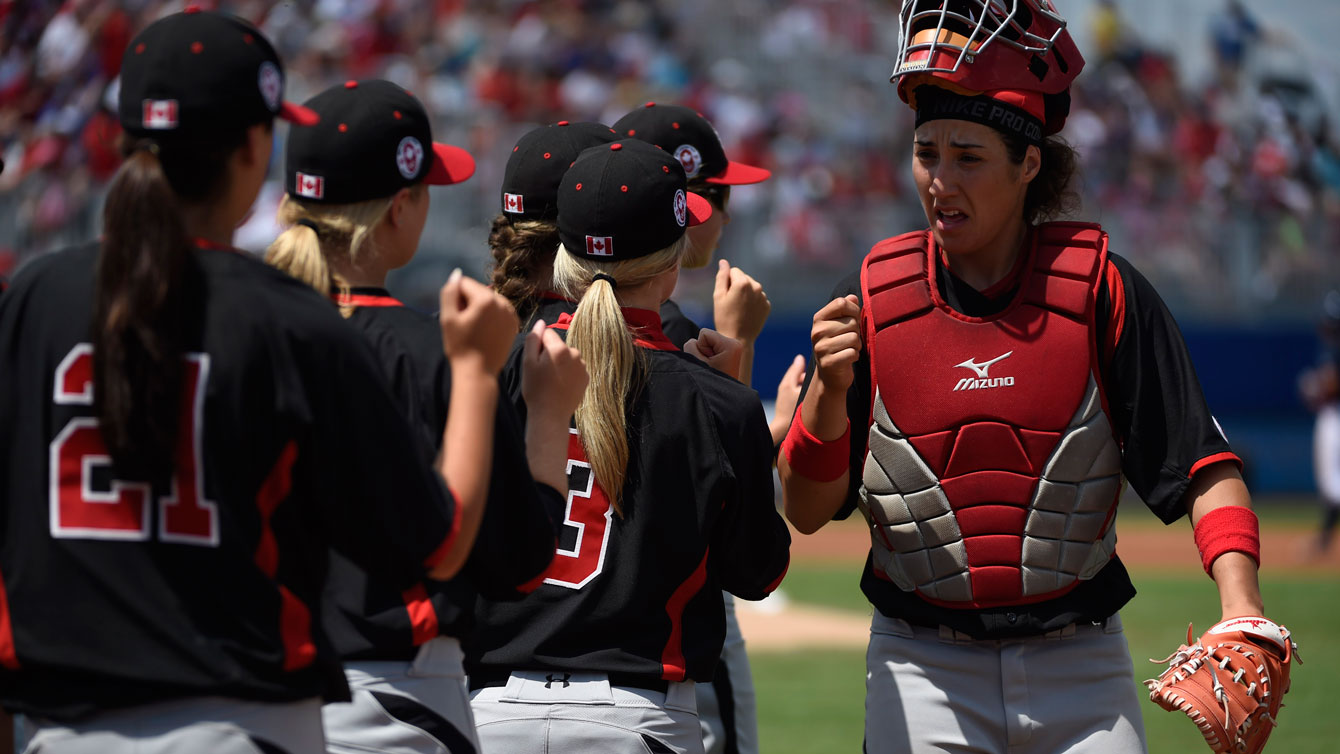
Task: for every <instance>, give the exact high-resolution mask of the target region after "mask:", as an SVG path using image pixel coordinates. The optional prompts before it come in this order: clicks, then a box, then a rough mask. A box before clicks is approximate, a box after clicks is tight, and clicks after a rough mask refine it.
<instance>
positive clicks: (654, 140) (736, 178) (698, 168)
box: [614, 102, 772, 186]
mask: <svg viewBox="0 0 1340 754" xmlns="http://www.w3.org/2000/svg"><path fill="white" fill-rule="evenodd" d="M614 130H615V131H617V132H618V133H619V138H621V139H622V138H625V137H631V138H634V139H641V140H642V141H645V142H647V143H649V144H655V145H656V146H658V147H660V148H661V149H664V150H665V151H667V152H669V153H670V154H672V155H674V156H675V159H676V160H679V164H680V165H682V166H683V167H684V173H685V174H686V175H688V177H689V178H690V179H694V178H701V179H703V180H704V181H705V182H707V183H715V184H719V185H725V186H733V185H739V184H743V183H759V182H761V181H766V180H768V178H770V177H771V176H772V171H771V170H768V169H766V168H756V167H754V166H753V165H745V164H744V163H742V162H732V161H730V160H728V159H726V150H725V149H723V148H722V147H721V137H719V136H717V132H716V129H715V128H712V124H711V123H708V122H707V119H706V118H704V117H703V116H702V113H699V112H698V111H696V110H693V109H692V108H688V107H684V106H682V105H658V104H656V103H655V102H648V103H647V104H645V105H643V106H642V107H639V108H638V109H636V110H634V111H633V112H631V113H629V114H627V115H625V116H623V117H622V118H620V119H619V121H618V122H617V123H615V124H614Z"/></svg>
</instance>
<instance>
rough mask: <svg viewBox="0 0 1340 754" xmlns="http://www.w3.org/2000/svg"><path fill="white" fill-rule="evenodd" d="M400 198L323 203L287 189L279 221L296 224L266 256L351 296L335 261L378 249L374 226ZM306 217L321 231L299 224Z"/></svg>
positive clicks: (324, 288)
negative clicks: (307, 198)
mask: <svg viewBox="0 0 1340 754" xmlns="http://www.w3.org/2000/svg"><path fill="white" fill-rule="evenodd" d="M424 190H425V188H424V184H422V183H419V184H415V185H414V186H412V187H410V192H411V194H413V195H414V196H415V198H417V196H418V192H422V191H424ZM394 199H395V197H394V196H388V197H386V198H384V199H371V200H368V201H365V202H355V203H353V204H317V203H315V202H304V201H303V200H301V199H296V198H294V197H293V195H292V194H285V195H284V199H283V201H281V202H280V203H279V211H278V213H277V214H278V219H279V222H280V223H281V224H284V225H288V226H290V227H289V228H288V229H287V230H285V231H284V232H283V233H280V234H279V237H278V238H276V239H275V240H274V242H273V243H271V244H270V248H268V249H266V250H265V261H266V263H267V264H269V265H271V266H272V267H277V268H278V269H281V270H283V271H284V272H287V273H288V274H290V275H292V276H293V277H295V278H297V279H299V280H301V281H302V282H304V283H306V284H308V285H310V286H312V287H313V288H315V289H316V290H317V292H318V293H320V294H321V295H323V296H329V295H330V292H331V289H336V290H337V291H338V292H339V294H340V295H342V296H343V295H348V293H349V283H348V282H347V281H345V280H344V278H343V277H342V276H341V275H339V274H337V273H336V272H334V271H333V270H331V268H330V260H331V259H332V258H334V257H336V256H344V257H347V258H348V261H349V262H350V263H351V264H357V262H358V259H359V257H360V256H361V255H363V254H365V253H366V254H375V253H377V249H376V248H375V246H374V245H373V243H372V231H373V230H374V229H375V228H376V227H377V226H378V225H379V224H381V222H382V220H384V219H385V218H386V213H387V212H388V211H390V209H391V203H392V201H394ZM303 220H306V221H307V222H310V223H312V224H313V225H316V226H317V228H320V232H318V231H317V230H316V229H315V228H311V227H308V226H307V225H299V224H298V223H299V222H301V221H303ZM340 313H341V314H343V315H344V316H345V317H348V316H349V315H350V314H352V313H353V307H350V306H341V307H340Z"/></svg>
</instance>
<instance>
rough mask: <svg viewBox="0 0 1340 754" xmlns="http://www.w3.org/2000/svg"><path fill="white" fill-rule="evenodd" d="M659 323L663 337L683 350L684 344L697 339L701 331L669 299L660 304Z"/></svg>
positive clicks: (695, 323) (696, 324)
mask: <svg viewBox="0 0 1340 754" xmlns="http://www.w3.org/2000/svg"><path fill="white" fill-rule="evenodd" d="M661 322H662V323H663V324H664V330H665V337H667V338H669V339H670V342H671V343H674V344H675V345H676V346H679V348H680V350H683V349H684V344H685V343H688V342H689V341H690V340H693V339H694V338H696V337H698V333H699V332H700V331H701V330H702V328H701V327H699V326H698V323H697V322H694V321H693V320H691V319H689V318H688V317H687V316H686V315H685V314H684V312H683V311H682V310H681V309H680V308H679V304H676V303H675V302H674V301H673V300H671V299H666V301H665V303H664V304H661Z"/></svg>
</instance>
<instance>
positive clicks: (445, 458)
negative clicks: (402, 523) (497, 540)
mask: <svg viewBox="0 0 1340 754" xmlns="http://www.w3.org/2000/svg"><path fill="white" fill-rule="evenodd" d="M497 408H498V379H497V378H496V377H495V376H493V375H492V374H490V373H489V372H488V371H486V370H484V369H483V368H481V367H479V366H477V365H474V364H472V363H464V364H460V363H456V362H453V363H452V374H451V405H450V408H449V409H448V411H449V413H448V414H447V428H446V431H445V433H444V434H443V437H442V457H441V459H440V461H439V467H440V470H441V471H442V475H443V477H445V478H446V480H447V483H448V484H449V485H450V487H451V491H452V493H453V495H454V496H455V497H456V505H458V506H460V516H459V520H460V530H459V531H458V532H457V533H456V539H455V542H454V544H453V545H452V548H451V552H449V553H447V557H446V558H444V559H443V561H442V562H441V563H440V564H439V565H438V566H437V568H435V569H433V572H432V574H431V575H432V576H433V578H438V579H444V578H451V577H452V576H454V575H455V574H456V572H457V571H459V570H460V569H461V566H462V565H464V564H465V561H466V559H467V558H468V557H469V556H470V549H471V548H472V547H473V546H474V543H475V535H476V534H478V533H479V523H480V521H482V520H483V518H484V505H485V502H486V500H487V497H488V490H489V474H490V471H491V469H492V466H493V429H494V427H493V423H494V415H495V412H496V411H497Z"/></svg>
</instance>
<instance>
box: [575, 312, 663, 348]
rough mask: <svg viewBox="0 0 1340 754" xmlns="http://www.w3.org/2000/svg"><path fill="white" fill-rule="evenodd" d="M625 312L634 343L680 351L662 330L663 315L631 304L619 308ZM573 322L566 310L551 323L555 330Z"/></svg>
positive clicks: (624, 316)
mask: <svg viewBox="0 0 1340 754" xmlns="http://www.w3.org/2000/svg"><path fill="white" fill-rule="evenodd" d="M619 311H621V312H623V321H624V322H626V323H627V324H628V329H629V331H630V332H632V334H633V344H634V345H638V346H641V347H643V348H649V349H651V350H653V351H678V350H679V346H676V345H675V344H674V341H672V340H670V339H669V338H667V337H665V333H664V332H663V331H662V330H661V315H660V314H659V313H657V312H654V311H652V310H650V309H636V308H633V307H629V306H623V307H620V308H619ZM571 324H572V315H571V314H568V313H567V312H564V313H563V314H560V315H559V316H558V321H557V322H555V323H554V324H552V325H550V327H552V328H554V329H555V330H566V329H568V327H569V326H571Z"/></svg>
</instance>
